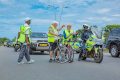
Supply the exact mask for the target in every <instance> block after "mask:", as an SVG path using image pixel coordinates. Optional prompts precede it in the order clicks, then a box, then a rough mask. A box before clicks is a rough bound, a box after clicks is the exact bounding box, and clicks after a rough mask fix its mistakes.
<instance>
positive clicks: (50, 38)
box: [48, 25, 58, 42]
mask: <svg viewBox="0 0 120 80" xmlns="http://www.w3.org/2000/svg"><path fill="white" fill-rule="evenodd" d="M50 27H51V28H52V30H53V31H54V32H53V33H58V31H57V29H55V28H54V26H53V25H51V26H50ZM48 42H55V36H54V35H52V34H50V33H49V32H48Z"/></svg>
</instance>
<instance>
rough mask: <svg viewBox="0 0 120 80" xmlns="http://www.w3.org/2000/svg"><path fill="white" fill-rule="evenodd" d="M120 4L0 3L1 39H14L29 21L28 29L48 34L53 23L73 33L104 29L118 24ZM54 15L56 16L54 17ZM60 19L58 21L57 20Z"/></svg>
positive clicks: (94, 0) (114, 0)
mask: <svg viewBox="0 0 120 80" xmlns="http://www.w3.org/2000/svg"><path fill="white" fill-rule="evenodd" d="M119 2H120V1H119V0H0V37H4V36H5V37H9V38H11V39H12V38H13V37H14V36H15V35H16V34H17V32H18V31H19V27H20V25H22V24H24V19H25V18H26V17H30V18H31V19H32V24H31V28H32V30H33V31H37V32H47V30H48V27H49V26H50V24H51V23H52V21H54V20H57V21H60V23H61V24H72V25H73V29H74V30H76V29H78V28H81V27H82V25H83V24H89V25H97V26H99V27H104V26H105V25H107V24H119V23H120V3H119ZM55 15H56V16H55ZM60 17H61V18H60Z"/></svg>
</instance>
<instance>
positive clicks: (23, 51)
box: [18, 44, 30, 62]
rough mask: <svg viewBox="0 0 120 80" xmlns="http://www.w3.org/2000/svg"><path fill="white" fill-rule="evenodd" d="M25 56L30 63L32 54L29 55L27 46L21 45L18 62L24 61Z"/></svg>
mask: <svg viewBox="0 0 120 80" xmlns="http://www.w3.org/2000/svg"><path fill="white" fill-rule="evenodd" d="M24 56H25V58H26V60H27V61H30V54H29V49H28V48H27V45H24V44H21V48H20V54H19V57H18V62H21V61H22V60H23V58H24Z"/></svg>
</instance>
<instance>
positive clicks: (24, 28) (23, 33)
mask: <svg viewBox="0 0 120 80" xmlns="http://www.w3.org/2000/svg"><path fill="white" fill-rule="evenodd" d="M28 29H29V31H30V32H29V33H30V34H31V33H32V31H31V28H30V27H26V26H24V25H22V26H21V27H20V36H19V38H18V41H19V42H21V43H25V40H26V39H25V32H26V31H27V30H28ZM30 34H29V35H30ZM29 41H30V38H29Z"/></svg>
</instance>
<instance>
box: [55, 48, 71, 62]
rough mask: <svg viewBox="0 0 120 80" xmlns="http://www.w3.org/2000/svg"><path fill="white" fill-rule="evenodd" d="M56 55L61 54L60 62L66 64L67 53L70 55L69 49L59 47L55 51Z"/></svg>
mask: <svg viewBox="0 0 120 80" xmlns="http://www.w3.org/2000/svg"><path fill="white" fill-rule="evenodd" d="M54 52H55V53H56V52H59V59H60V62H66V61H67V59H68V58H67V53H70V52H69V50H68V48H67V47H65V46H62V47H57V48H56V49H55V51H54Z"/></svg>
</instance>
